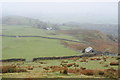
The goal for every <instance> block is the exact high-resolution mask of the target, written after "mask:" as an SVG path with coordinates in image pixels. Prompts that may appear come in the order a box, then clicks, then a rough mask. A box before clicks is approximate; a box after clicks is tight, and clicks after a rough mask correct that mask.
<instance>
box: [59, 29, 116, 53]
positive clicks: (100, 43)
mask: <svg viewBox="0 0 120 80" xmlns="http://www.w3.org/2000/svg"><path fill="white" fill-rule="evenodd" d="M59 33H63V34H67V35H71V36H73V37H75V38H76V39H78V40H79V41H84V43H67V42H63V44H64V45H65V46H68V47H70V48H73V49H75V50H82V49H84V48H86V47H89V46H91V47H93V48H94V49H95V50H98V51H102V52H105V51H106V52H114V53H118V43H117V41H116V39H115V38H114V39H111V37H109V35H107V34H105V33H103V32H100V31H96V30H86V29H77V30H60V31H59Z"/></svg>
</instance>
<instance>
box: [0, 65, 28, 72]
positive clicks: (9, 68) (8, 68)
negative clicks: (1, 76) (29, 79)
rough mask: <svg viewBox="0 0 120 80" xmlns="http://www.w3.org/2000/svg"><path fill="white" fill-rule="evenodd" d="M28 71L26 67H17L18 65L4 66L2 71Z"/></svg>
mask: <svg viewBox="0 0 120 80" xmlns="http://www.w3.org/2000/svg"><path fill="white" fill-rule="evenodd" d="M14 72H27V70H25V69H21V68H16V66H2V67H1V71H0V73H14Z"/></svg>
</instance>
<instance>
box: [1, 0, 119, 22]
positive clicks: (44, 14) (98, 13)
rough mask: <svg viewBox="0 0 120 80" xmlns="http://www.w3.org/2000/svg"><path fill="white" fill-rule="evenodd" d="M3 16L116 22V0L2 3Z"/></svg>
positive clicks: (49, 20)
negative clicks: (102, 0) (106, 0)
mask: <svg viewBox="0 0 120 80" xmlns="http://www.w3.org/2000/svg"><path fill="white" fill-rule="evenodd" d="M2 14H3V16H8V15H17V16H26V17H32V18H39V19H40V20H42V21H47V22H57V23H64V22H79V23H103V24H104V23H106V24H107V23H117V21H118V19H117V18H118V3H117V2H116V3H115V2H114V3H113V2H98V3H97V2H77V3H75V2H74V3H70V2H39V3H28V2H26V3H25V2H24V3H3V4H2Z"/></svg>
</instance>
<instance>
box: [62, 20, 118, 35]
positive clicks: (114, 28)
mask: <svg viewBox="0 0 120 80" xmlns="http://www.w3.org/2000/svg"><path fill="white" fill-rule="evenodd" d="M62 25H63V26H66V27H70V28H74V29H78V28H82V29H90V30H99V31H102V32H105V33H107V34H111V35H118V25H117V24H90V23H77V22H68V23H63V24H62Z"/></svg>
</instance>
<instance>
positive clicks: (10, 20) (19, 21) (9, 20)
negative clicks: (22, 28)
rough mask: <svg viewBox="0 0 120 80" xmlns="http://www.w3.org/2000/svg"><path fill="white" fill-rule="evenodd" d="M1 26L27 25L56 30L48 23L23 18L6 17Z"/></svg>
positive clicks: (54, 26)
mask: <svg viewBox="0 0 120 80" xmlns="http://www.w3.org/2000/svg"><path fill="white" fill-rule="evenodd" d="M2 24H3V25H27V26H32V27H36V28H41V29H46V28H47V27H53V29H58V28H57V27H56V26H57V25H53V24H50V23H46V22H43V21H40V20H39V19H32V18H28V17H23V16H6V17H3V18H2Z"/></svg>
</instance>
